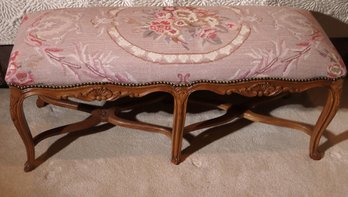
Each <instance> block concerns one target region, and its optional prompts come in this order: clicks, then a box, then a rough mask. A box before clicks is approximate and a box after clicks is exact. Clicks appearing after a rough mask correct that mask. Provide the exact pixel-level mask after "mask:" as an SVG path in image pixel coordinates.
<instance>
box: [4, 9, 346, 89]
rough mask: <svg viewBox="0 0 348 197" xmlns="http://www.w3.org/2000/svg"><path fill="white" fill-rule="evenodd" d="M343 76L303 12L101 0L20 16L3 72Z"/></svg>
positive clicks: (72, 77) (97, 78) (95, 76)
mask: <svg viewBox="0 0 348 197" xmlns="http://www.w3.org/2000/svg"><path fill="white" fill-rule="evenodd" d="M344 75H346V67H345V65H344V63H343V61H342V59H341V57H340V56H339V55H338V53H337V51H336V50H335V49H334V47H333V45H332V44H331V42H330V41H329V39H328V38H327V36H326V35H325V33H324V32H323V30H322V28H321V27H320V26H319V24H318V23H317V22H316V20H315V19H314V17H313V16H312V15H311V14H310V13H309V12H307V11H304V10H300V9H295V8H286V7H260V6H239V7H238V6H236V7H133V8H126V7H117V8H111V7H109V8H108V7H105V8H74V9H71V8H70V9H57V10H48V11H42V12H36V13H31V14H28V15H26V16H25V17H24V18H23V21H22V24H21V26H20V28H19V31H18V34H17V38H16V40H15V44H14V48H13V51H12V54H11V58H10V62H9V66H8V70H7V74H6V77H5V79H6V81H7V83H8V84H12V85H19V86H26V85H73V84H80V83H89V82H122V83H146V82H155V81H166V82H173V83H178V84H187V83H191V82H193V81H197V80H218V81H230V80H240V79H254V78H260V77H262V78H265V77H266V78H267V77H271V78H282V79H311V78H317V77H326V78H332V79H334V78H339V77H342V76H344Z"/></svg>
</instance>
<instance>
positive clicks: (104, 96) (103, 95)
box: [81, 87, 121, 101]
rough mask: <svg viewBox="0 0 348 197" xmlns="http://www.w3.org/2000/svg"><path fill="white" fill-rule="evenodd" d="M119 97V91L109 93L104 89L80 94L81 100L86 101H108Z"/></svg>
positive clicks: (95, 89)
mask: <svg viewBox="0 0 348 197" xmlns="http://www.w3.org/2000/svg"><path fill="white" fill-rule="evenodd" d="M120 95H121V92H120V91H115V92H113V91H111V90H110V89H108V88H106V87H97V88H90V89H89V90H87V91H86V92H82V93H81V96H82V98H84V99H86V100H98V101H101V100H109V99H117V98H118V97H119V96H120Z"/></svg>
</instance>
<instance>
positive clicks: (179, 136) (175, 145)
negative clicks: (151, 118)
mask: <svg viewBox="0 0 348 197" xmlns="http://www.w3.org/2000/svg"><path fill="white" fill-rule="evenodd" d="M188 97H189V93H188V91H186V90H179V91H176V92H175V94H174V113H173V118H174V120H173V130H172V162H173V163H174V164H176V165H177V164H179V163H180V162H181V158H180V157H181V148H182V140H183V133H184V127H185V119H186V108H187V101H188Z"/></svg>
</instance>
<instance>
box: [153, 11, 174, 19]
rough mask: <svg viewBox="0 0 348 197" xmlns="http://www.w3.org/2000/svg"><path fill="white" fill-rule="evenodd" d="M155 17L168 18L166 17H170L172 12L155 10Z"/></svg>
mask: <svg viewBox="0 0 348 197" xmlns="http://www.w3.org/2000/svg"><path fill="white" fill-rule="evenodd" d="M155 17H156V18H159V19H168V18H170V17H172V14H171V13H170V12H163V11H161V12H157V13H156V14H155Z"/></svg>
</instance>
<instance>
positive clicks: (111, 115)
mask: <svg viewBox="0 0 348 197" xmlns="http://www.w3.org/2000/svg"><path fill="white" fill-rule="evenodd" d="M342 85H343V79H336V80H331V79H328V78H319V79H311V80H283V79H266V78H265V79H253V80H240V81H233V82H216V81H200V82H195V83H192V84H181V85H180V84H171V83H166V82H163V83H162V82H158V83H152V84H150V83H149V84H138V85H136V84H103V83H91V84H78V85H74V86H39V85H38V86H28V87H20V86H14V85H10V91H11V101H10V111H11V117H12V120H13V122H14V124H15V126H16V128H17V130H18V132H19V134H20V136H21V138H22V140H23V142H24V145H25V148H26V152H27V162H26V163H25V167H24V171H26V172H28V171H31V170H33V169H34V168H36V167H37V166H38V165H40V161H38V160H36V158H35V145H37V144H38V143H39V142H40V141H41V140H43V139H45V138H47V137H50V136H54V135H58V134H62V133H68V132H74V131H80V130H81V129H86V128H89V127H92V126H94V125H97V124H99V123H100V122H109V123H111V124H114V125H119V126H124V127H129V128H135V129H141V130H145V131H152V132H159V133H162V134H165V135H166V136H168V137H169V138H170V139H171V141H172V162H173V163H174V164H179V163H180V162H181V149H182V141H183V135H184V134H185V133H189V132H192V131H195V130H198V129H203V128H207V127H211V126H214V125H220V124H223V123H226V122H228V121H229V120H231V119H234V118H236V117H239V118H245V119H248V120H251V121H257V122H263V123H268V124H273V125H278V126H284V127H288V128H294V129H298V130H301V131H304V132H305V133H307V134H308V135H310V143H309V152H310V154H309V155H310V157H311V158H312V159H315V160H319V159H321V158H322V156H323V153H321V152H320V151H319V150H318V146H319V142H320V138H321V136H322V134H323V132H324V131H325V130H326V128H327V126H328V124H329V123H330V122H331V120H332V118H333V117H334V116H335V114H336V112H337V110H338V108H339V101H340V95H341V92H342ZM320 87H322V88H327V89H328V98H327V101H326V104H325V106H324V108H323V110H322V112H321V114H320V116H319V118H318V120H317V122H316V124H315V125H314V126H312V125H308V124H305V123H301V122H296V121H291V120H285V119H281V118H276V117H270V116H265V115H261V114H256V113H254V112H253V111H252V109H253V107H255V106H250V107H249V108H245V109H243V110H241V111H239V112H238V113H236V112H233V108H232V107H231V106H225V107H220V108H222V109H224V110H226V114H225V115H223V116H221V117H218V118H214V119H211V120H206V121H202V122H198V123H195V124H192V125H187V126H185V118H186V109H187V104H188V100H189V96H190V94H191V93H193V92H196V91H201V90H207V91H211V92H214V93H217V94H220V95H229V94H232V93H237V94H240V95H243V96H247V97H257V96H276V95H281V94H282V93H293V92H296V93H297V92H304V91H306V90H309V89H312V88H320ZM154 92H166V93H169V94H170V95H172V97H173V98H174V112H173V127H172V128H168V127H163V126H159V125H153V124H149V123H144V122H138V121H132V120H126V119H123V118H121V117H118V116H117V112H118V111H120V110H123V109H121V108H118V107H117V106H109V107H108V108H105V107H92V106H90V105H87V104H80V103H78V102H73V101H71V100H69V98H76V99H80V100H83V101H95V100H99V101H115V100H117V99H119V98H122V97H126V96H129V97H143V96H145V95H148V94H150V93H154ZM34 95H36V96H38V100H37V106H38V107H44V106H45V105H47V104H53V105H58V106H61V107H66V108H70V109H76V110H80V111H84V112H89V113H91V116H89V117H88V118H87V119H85V120H83V121H81V122H78V123H74V124H70V125H65V126H62V127H58V128H55V129H51V130H48V131H45V132H42V133H40V134H38V135H37V136H35V137H33V136H32V134H31V131H30V129H29V126H28V123H27V121H26V118H25V114H24V111H23V102H24V100H25V99H26V98H27V97H30V96H34ZM143 104H145V103H143ZM130 107H136V106H130Z"/></svg>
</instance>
